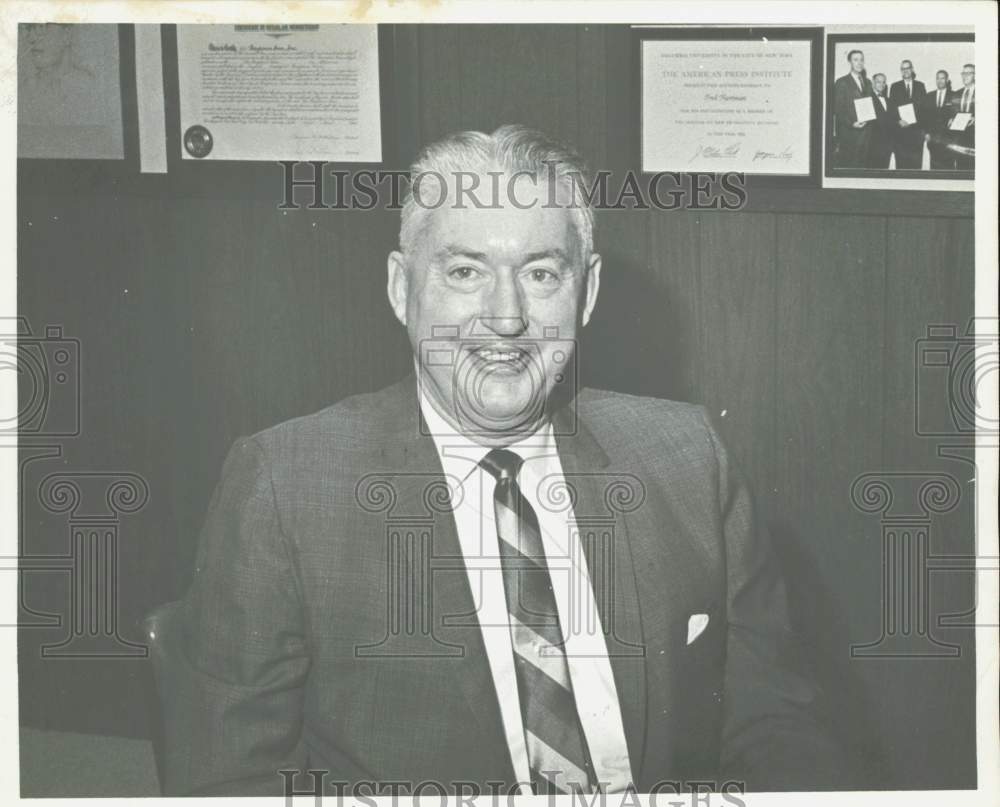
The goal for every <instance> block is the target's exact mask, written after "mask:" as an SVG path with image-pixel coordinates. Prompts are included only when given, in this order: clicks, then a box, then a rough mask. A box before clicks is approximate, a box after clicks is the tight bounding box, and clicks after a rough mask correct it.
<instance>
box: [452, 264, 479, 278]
mask: <svg viewBox="0 0 1000 807" xmlns="http://www.w3.org/2000/svg"><path fill="white" fill-rule="evenodd" d="M475 275H476V267H474V266H456V267H454V268H453V269H449V270H448V277H450V278H453V279H455V280H471V279H472V278H473V277H475Z"/></svg>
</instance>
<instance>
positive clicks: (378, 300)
mask: <svg viewBox="0 0 1000 807" xmlns="http://www.w3.org/2000/svg"><path fill="white" fill-rule="evenodd" d="M171 41H172V40H171V38H170V36H169V34H168V35H167V36H166V43H167V45H168V46H169V45H170V44H171ZM630 44H631V40H630V36H629V33H628V31H627V29H624V28H602V27H595V26H507V27H496V26H489V27H486V26H470V27H461V26H425V27H421V28H419V29H415V28H405V27H404V28H394V29H393V28H387V29H385V30H384V31H383V51H382V58H383V60H384V61H385V62H386V70H385V74H384V76H383V78H384V85H385V86H384V93H385V95H386V102H387V106H386V108H385V114H387V115H388V120H387V128H388V131H389V133H390V136H389V137H388V138H387V144H388V147H387V154H386V160H385V167H387V168H403V167H405V164H406V162H407V161H408V160H409V158H410V157H412V156H413V153H414V150H415V149H416V148H417V146H418V145H419V144H421V143H423V142H426V141H428V140H430V139H433V138H435V137H437V136H439V135H442V134H444V133H446V132H448V131H451V130H454V129H460V128H477V129H484V130H489V129H491V128H493V127H495V126H497V125H499V124H501V123H506V122H522V123H526V124H529V125H534V126H538V127H540V128H543V129H545V130H547V131H549V132H551V133H552V134H555V135H557V136H561V137H564V138H566V139H567V140H569V141H572V142H574V143H575V144H577V145H578V147H579V148H580V149H581V151H582V152H583V154H584V156H585V157H586V158H587V159H588V161H589V162H590V163H591V164H592V165H593V166H595V167H607V168H611V169H614V170H616V171H621V170H624V169H627V168H630V167H631V168H636V167H637V164H636V163H637V155H636V154H635V153H634V144H633V143H634V127H635V126H636V125H637V121H638V111H637V109H636V101H635V80H636V76H635V73H634V66H633V65H634V59H633V56H634V54H633V53H632V52H631V51H630ZM164 57H165V63H166V71H167V75H168V76H169V74H170V66H171V64H172V60H173V59H174V58H175V56H174V55H173V54H172V52H171V50H170V48H169V47H168V48H167V50H166V51H165V54H164ZM175 89H176V88H175V87H174V86H173V85H171V84H170V82H169V81H168V113H169V116H170V117H171V119H174V118H175V117H176V99H175V97H174V95H173V93H174V92H175ZM171 148H172V149H173V150H174V152H173V154H172V157H171V171H170V173H169V174H168V175H167V176H138V175H136V174H135V173H134V172H130V171H123V170H121V169H120V167H119V168H116V170H115V171H114V172H111V173H108V172H106V171H105V172H104V173H103V174H102V173H101V171H102V170H103V169H101V168H99V167H96V168H95V167H94V166H89V167H88V166H86V165H81V164H79V163H75V164H61V163H57V164H45V163H40V162H25V163H23V164H22V165H21V166H20V176H19V196H18V285H19V306H20V313H21V314H22V315H23V316H25V317H27V318H28V320H29V321H30V324H31V326H32V327H33V328H34V330H35V332H36V333H38V332H39V331H42V330H43V329H44V327H45V326H46V325H61V326H62V328H63V334H64V335H65V336H67V337H72V338H76V339H79V342H80V353H81V358H80V373H79V377H80V387H81V400H82V420H81V429H80V435H79V436H77V437H73V438H69V439H65V440H47V441H46V440H44V439H41V438H39V439H36V440H34V442H33V444H32V445H33V446H34V447H31V446H29V447H28V448H26V449H25V450H23V451H22V473H21V483H22V487H21V500H22V507H23V510H22V535H21V539H22V551H23V553H24V554H26V555H29V556H31V558H32V559H33V560H32V561H31V563H27V562H26V563H25V564H24V568H25V569H26V571H25V572H24V573H23V575H22V577H23V586H22V600H23V605H22V609H23V621H24V622H25V623H30V624H31V625H33V627H25V628H23V629H22V631H21V648H20V649H21V658H20V664H21V675H20V681H21V689H20V699H21V714H22V721H23V722H24V723H25V724H27V725H32V726H40V727H48V728H59V729H67V730H75V731H84V732H100V733H117V734H126V735H133V736H144V735H146V734H148V731H149V723H148V718H147V712H146V711H145V708H146V707H145V704H144V701H143V697H144V689H143V682H144V681H145V675H146V669H145V662H144V661H143V660H142V659H141V658H139V659H136V658H76V659H73V658H63V657H56V658H42V653H41V647H42V645H53V644H58V643H59V642H60V641H61V640H62V639H63V638H64V637H65V636H66V634H67V630H68V627H67V625H66V623H65V620H64V621H63V623H62V624H61V625H57V624H54V622H53V619H52V618H51V617H47V616H46V614H63V615H65V614H67V608H68V606H67V603H68V602H70V601H71V597H72V595H73V590H72V588H71V576H70V575H69V574H68V573H66V572H65V566H62V565H60V564H58V563H47V562H46V561H45V558H46V557H54V556H62V557H65V556H66V555H67V553H68V551H69V550H68V547H70V537H69V535H70V528H71V522H73V517H72V516H67V514H66V513H65V512H63V513H56V512H53V508H52V507H51V506H49V507H48V508H47V507H46V506H43V504H41V503H40V492H39V485H40V484H41V481H42V480H43V479H44V478H45V477H46V476H47V475H49V474H51V473H54V472H60V473H65V474H70V475H77V476H79V475H81V474H85V473H91V472H110V473H117V474H121V473H126V472H127V473H133V474H138V475H139V476H141V477H142V478H143V479H144V480H145V481H146V483H147V484H148V489H149V500H148V503H146V504H145V505H144V506H143V507H141V508H140V509H139V510H138V511H137V512H135V513H132V514H127V513H126V514H123V515H121V516H119V517H118V519H117V521H116V522H115V528H116V530H117V536H118V561H117V563H118V567H117V571H118V586H117V592H118V601H117V603H116V607H117V613H118V616H119V625H118V627H119V631H120V634H121V635H122V637H123V638H126V639H128V640H130V641H133V642H141V638H142V636H141V632H140V631H139V622H140V620H141V617H142V615H143V614H144V613H145V612H147V611H148V610H149V609H150V608H151V607H152V606H154V605H156V604H157V603H160V602H164V601H167V600H170V599H173V598H176V597H178V596H179V595H180V594H181V593H182V591H183V589H184V586H185V583H186V580H187V577H188V575H189V573H190V567H191V563H192V558H193V553H194V549H195V544H196V540H197V533H198V530H199V527H200V523H201V520H202V518H203V516H204V513H205V509H206V506H207V503H208V499H209V496H210V495H211V491H212V489H213V487H214V484H215V481H216V479H217V478H218V473H219V469H220V465H221V462H222V459H223V456H224V454H225V452H226V450H227V448H228V446H229V445H230V444H231V443H232V441H233V440H234V439H235V438H236V437H237V436H239V435H242V434H247V433H251V432H254V431H256V430H259V429H261V428H264V427H266V426H268V425H270V424H273V423H275V422H277V421H280V420H283V419H286V418H289V417H292V416H295V415H299V414H304V413H307V412H310V411H313V410H315V409H318V408H320V407H322V406H324V405H326V404H327V403H330V402H333V401H335V400H337V399H339V398H342V397H344V396H346V395H350V394H353V393H356V392H362V391H368V390H373V389H376V388H378V387H381V386H383V385H384V384H387V383H389V382H391V381H393V380H395V379H396V378H399V377H401V376H402V375H403V374H404V373H405V372H407V370H408V367H409V364H410V359H409V355H408V348H407V344H406V340H405V336H404V334H403V332H402V330H401V328H399V327H398V325H397V324H396V322H395V320H394V319H393V317H392V315H391V312H390V310H389V308H388V305H387V303H386V302H385V295H384V282H385V255H386V253H387V252H388V251H389V250H390V249H391V248H393V247H394V246H395V237H396V228H397V226H398V220H397V214H395V213H391V212H386V211H372V212H360V211H358V212H346V211H309V210H304V209H303V210H292V211H280V210H278V209H277V205H278V202H279V201H280V198H281V193H282V184H281V182H282V174H281V170H280V168H278V167H277V166H274V165H271V164H244V163H235V164H218V163H217V164H207V163H205V164H203V163H198V164H191V163H190V162H187V163H184V164H179V161H178V160H177V159H176V155H177V153H178V152H177V149H178V145H177V142H176V137H174V138H173V139H172V140H171ZM971 211H972V205H971V199H969V198H965V197H964V196H963V195H960V194H942V193H924V194H919V193H911V194H903V193H893V192H886V191H876V192H863V191H821V190H796V191H789V192H781V191H775V190H770V191H768V190H761V191H759V192H754V193H751V196H750V201H749V204H748V207H747V209H745V210H743V211H740V212H715V211H707V212H704V211H703V212H694V211H688V212H678V211H673V212H669V211H655V210H654V211H630V212H607V213H605V214H603V215H602V216H601V218H600V221H599V225H598V232H597V243H598V248H599V250H600V251H601V252H602V254H603V255H604V265H605V269H604V278H603V282H604V285H603V289H602V296H601V300H600V301H599V304H598V307H597V310H596V313H595V319H594V321H593V322H592V324H591V326H590V327H589V328H588V329H587V332H586V334H585V339H584V343H583V347H582V349H581V353H582V363H583V367H584V371H585V373H586V374H587V378H588V379H589V381H590V383H592V384H595V385H601V386H606V387H611V388H614V389H617V390H622V391H626V392H632V393H639V394H649V395H660V396H668V397H675V398H681V399H686V400H692V401H699V402H703V403H705V404H706V405H707V406H708V407H709V408H710V409H711V410H712V411H713V412H714V413H715V415H716V420H717V422H718V423H719V425H720V427H721V428H722V430H723V433H724V435H725V437H726V438H727V439H728V441H729V443H730V444H731V446H732V448H733V450H734V452H735V454H736V456H737V457H738V459H739V461H740V462H741V464H742V466H743V467H744V469H745V470H746V472H747V474H748V476H749V477H750V478H751V480H752V483H753V487H754V489H755V492H756V497H757V500H758V503H759V506H760V508H761V511H762V513H763V515H764V517H765V520H766V522H767V523H768V524H769V525H770V526H771V530H772V533H773V536H774V539H775V542H776V545H777V547H778V549H779V551H780V555H781V558H782V562H783V564H784V566H785V569H786V573H787V575H788V579H789V584H790V590H791V594H792V598H793V606H794V608H793V610H794V614H795V619H796V627H797V628H798V629H799V631H800V632H801V633H802V635H803V637H804V639H805V640H806V643H807V645H808V648H809V650H810V654H811V657H812V658H813V660H814V662H815V664H816V667H817V674H818V675H819V676H820V678H821V679H822V680H823V681H824V682H825V683H826V685H827V687H828V689H829V690H830V692H831V694H832V697H833V699H834V709H833V714H834V718H835V720H836V724H837V726H838V729H839V730H840V731H841V732H842V733H843V735H844V737H845V739H846V741H847V742H848V743H849V744H851V745H852V746H854V747H855V749H856V750H857V751H858V754H859V757H860V761H861V769H860V772H859V776H858V778H857V779H855V780H854V781H852V782H848V783H845V786H858V787H860V786H865V787H907V788H924V787H949V788H959V787H969V786H972V785H973V784H974V781H975V749H974V739H975V728H974V726H975V723H974V715H975V711H974V710H975V704H974V653H973V646H972V639H973V636H972V630H971V629H970V628H968V627H954V626H951V627H949V626H943V627H942V626H941V625H938V624H937V620H936V617H937V615H938V614H941V613H960V612H963V611H965V610H967V609H969V608H971V607H972V606H973V605H974V598H973V592H972V583H973V580H972V576H971V574H968V573H961V572H960V571H959V572H952V573H948V574H934V575H929V586H930V594H929V597H930V600H929V602H930V613H931V621H932V623H933V624H932V625H931V626H930V628H929V629H928V628H927V627H926V626H924V628H923V629H921V628H920V626H919V625H912V626H909V627H908V637H909V638H910V639H914V641H915V644H913V646H920V647H926V646H927V644H928V643H927V641H924V640H921V636H922V634H921V630H923V633H924V634H926V633H928V632H930V633H933V635H934V637H935V638H936V639H937V640H938V641H941V642H948V643H951V644H953V645H956V646H958V648H959V651H960V655H958V656H957V657H925V658H915V657H912V654H907V655H904V656H902V657H863V658H861V657H852V654H851V646H852V644H855V645H857V644H864V643H873V642H877V640H879V638H880V636H881V635H882V632H883V628H882V604H883V586H884V581H883V577H884V574H883V570H884V564H883V525H882V521H881V520H880V518H881V516H880V514H879V513H877V512H876V513H867V512H862V510H861V509H859V507H857V506H855V504H852V499H851V486H852V483H853V482H854V480H855V479H856V478H858V477H859V476H860V475H862V474H865V473H872V472H910V473H916V474H922V475H928V476H929V475H934V474H945V475H950V476H951V477H953V478H955V479H957V480H959V482H960V483H961V485H962V487H961V489H960V501H958V503H957V505H955V506H954V507H953V508H952V509H951V510H950V512H948V513H946V514H943V515H937V516H935V517H934V518H933V519H931V520H930V552H931V554H933V555H950V554H954V555H971V554H972V553H973V551H974V548H973V547H974V544H973V536H972V493H971V489H970V488H969V486H968V485H967V484H966V481H967V480H969V479H971V478H972V477H973V476H974V470H973V468H972V466H971V465H969V464H967V463H966V462H965V461H963V460H961V459H947V458H940V457H939V456H938V455H937V448H938V446H939V445H941V444H943V443H949V444H950V443H953V442H956V441H954V440H951V441H949V440H944V441H942V440H932V439H928V438H926V437H920V436H917V435H916V434H915V429H914V417H915V415H914V406H915V404H914V400H915V385H916V384H917V383H918V376H917V374H916V373H915V369H914V367H915V365H914V360H915V349H916V341H917V340H918V339H919V338H920V337H921V336H923V335H924V334H925V331H926V329H927V326H928V325H930V324H940V323H953V324H956V325H957V326H959V328H960V329H964V327H965V323H966V321H967V320H968V318H969V317H970V316H971V314H972V310H973V257H974V256H973V221H972V218H971V216H972V212H971ZM935 400H936V402H934V403H933V404H932V405H933V406H936V407H937V410H938V411H937V413H936V414H937V415H939V416H940V417H942V418H944V417H946V416H947V411H946V410H945V408H944V407H946V404H945V403H944V402H942V400H940V398H938V399H935ZM25 442H26V443H27V442H31V441H29V440H26V441H25ZM41 446H53V448H52V449H51V450H49V453H48V455H46V454H45V450H44V449H43V448H41ZM98 495H100V494H98ZM49 504H50V505H51V502H49ZM897 505H898V507H897V509H899V508H902V509H903V510H905V505H904V504H903V503H900V502H897ZM56 509H58V508H56ZM910 509H911V510H913V512H914V513H917V514H919V513H920V512H921V511H920V508H919V507H917V506H916V505H913V506H911V507H910ZM894 512H895V511H894ZM904 515H905V513H904ZM904 520H905V519H904ZM77 521H80V519H77ZM73 523H76V522H73ZM48 567H52V568H48ZM29 569H31V570H32V571H29ZM893 579H895V578H893ZM966 621H967V622H969V621H971V620H966ZM896 638H899V637H896ZM924 638H925V639H926V637H924ZM885 646H886V647H888V645H885ZM878 647H881V645H880V646H877V647H876V649H878ZM936 647H937V646H936V645H935V646H933V647H932V651H933V652H937V651H934V648H936Z"/></svg>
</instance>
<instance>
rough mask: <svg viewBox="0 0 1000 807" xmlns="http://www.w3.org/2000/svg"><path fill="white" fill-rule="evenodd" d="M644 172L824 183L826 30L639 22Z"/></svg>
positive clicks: (774, 181)
mask: <svg viewBox="0 0 1000 807" xmlns="http://www.w3.org/2000/svg"><path fill="white" fill-rule="evenodd" d="M636 36H637V38H638V40H639V43H638V51H639V72H640V85H641V90H640V93H641V122H640V138H641V145H640V151H641V164H642V170H643V171H645V172H660V171H669V172H698V173H703V172H709V173H723V172H740V173H743V174H746V175H747V176H748V177H750V178H751V179H750V181H751V182H752V183H753V184H758V185H760V184H781V185H799V186H812V187H816V186H818V185H819V174H820V153H819V152H820V137H819V133H820V130H821V127H820V125H819V121H820V120H821V115H822V113H821V108H820V98H821V83H820V82H821V71H822V29H820V28H694V29H692V28H683V29H681V28H640V29H636Z"/></svg>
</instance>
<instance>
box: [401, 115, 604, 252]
mask: <svg viewBox="0 0 1000 807" xmlns="http://www.w3.org/2000/svg"><path fill="white" fill-rule="evenodd" d="M496 170H499V171H501V172H503V173H506V174H512V175H513V174H525V175H530V176H533V177H534V178H535V179H536V180H538V179H540V178H541V177H542V176H543V175H545V176H546V178H547V179H549V178H553V181H554V182H556V183H563V184H564V186H568V187H569V189H570V191H571V193H572V196H571V202H570V204H569V205H568V207H569V210H570V213H571V214H572V216H573V219H574V224H575V226H576V232H577V237H578V239H579V242H580V248H581V253H582V255H583V258H584V260H586V258H587V257H588V256H589V255H590V253H591V252H593V248H594V211H593V209H592V208H591V205H590V196H589V195H588V193H587V192H586V189H589V187H590V182H589V173H588V170H587V166H586V164H585V163H584V161H583V159H582V158H581V157H580V155H579V154H577V152H576V151H574V150H573V149H572V148H570V147H569V146H567V145H565V144H563V143H560V142H559V141H557V140H554V139H553V138H551V137H549V136H548V135H545V134H543V133H542V132H540V131H537V130H535V129H529V128H527V127H525V126H518V125H513V124H508V125H505V126H501V127H500V128H499V129H497V130H496V131H494V132H493V133H492V134H485V133H484V132H476V131H467V132H456V133H454V134H450V135H448V136H446V137H444V138H442V139H441V140H438V141H436V142H434V143H431V144H430V145H428V146H425V147H424V148H423V149H422V150H421V152H420V154H418V155H417V159H416V160H415V161H414V162H413V164H412V165H411V166H410V185H409V186H408V187H407V189H406V191H405V198H404V200H403V207H402V213H401V215H400V226H399V247H400V249H401V250H402V251H403V252H404V253H406V252H408V251H409V250H410V249H411V248H412V247H413V245H414V243H415V241H416V238H417V236H418V235H419V233H420V229H421V221H422V219H423V217H424V216H425V215H426V214H427V213H428V212H429V210H430V209H434V208H435V207H437V206H440V200H441V196H440V193H439V192H440V190H441V188H440V181H441V178H443V177H457V176H458V175H459V174H466V175H467V174H469V173H476V174H486V173H487V172H489V171H496ZM432 175H436V177H437V178H438V190H437V191H432V193H438V194H439V195H438V202H439V204H437V205H429V206H428V205H425V204H423V201H424V193H423V192H422V191H421V188H422V185H423V180H422V179H421V177H422V176H432ZM582 183H586V184H585V185H584V187H583V188H581V187H580V185H581V184H582ZM430 184H434V183H430ZM581 190H583V192H582V193H578V191H581ZM445 193H446V191H445ZM418 197H419V198H418ZM578 199H579V201H578Z"/></svg>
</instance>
